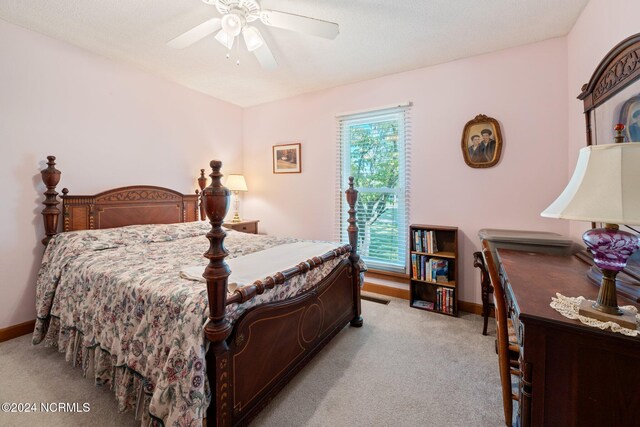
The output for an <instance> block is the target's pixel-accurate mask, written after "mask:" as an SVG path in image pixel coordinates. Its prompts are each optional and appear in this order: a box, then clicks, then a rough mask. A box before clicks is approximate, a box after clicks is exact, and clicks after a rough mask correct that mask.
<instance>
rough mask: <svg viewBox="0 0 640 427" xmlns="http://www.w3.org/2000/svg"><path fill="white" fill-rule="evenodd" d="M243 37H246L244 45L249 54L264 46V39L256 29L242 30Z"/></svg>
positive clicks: (249, 27)
mask: <svg viewBox="0 0 640 427" xmlns="http://www.w3.org/2000/svg"><path fill="white" fill-rule="evenodd" d="M242 37H244V43H245V44H246V45H247V50H248V51H249V52H253V51H254V50H256V49H258V48H259V47H260V46H262V45H263V44H264V39H263V38H262V35H261V34H260V31H258V29H257V28H256V27H251V26H249V25H247V26H245V27H244V28H243V29H242Z"/></svg>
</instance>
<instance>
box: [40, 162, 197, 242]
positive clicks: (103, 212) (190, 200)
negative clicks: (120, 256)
mask: <svg viewBox="0 0 640 427" xmlns="http://www.w3.org/2000/svg"><path fill="white" fill-rule="evenodd" d="M47 159H48V160H49V162H48V163H47V165H48V167H47V169H44V170H43V171H42V179H43V181H44V183H45V185H46V186H47V191H46V192H45V196H46V200H45V201H44V205H45V206H46V207H45V209H44V210H43V211H42V216H43V218H44V223H45V232H46V237H45V238H44V239H43V241H42V243H43V244H45V245H46V244H47V243H49V240H51V238H52V237H53V236H55V234H56V233H57V228H58V217H59V215H60V210H59V209H58V208H57V205H58V204H59V202H58V198H57V196H58V193H57V192H56V190H55V187H56V185H57V184H58V182H59V180H60V175H61V173H60V171H58V170H57V169H56V168H55V157H54V156H49V157H47ZM62 194H63V195H62V218H63V220H62V221H63V222H62V230H63V231H74V230H99V229H103V228H113V227H122V226H126V225H141V224H171V223H176V222H191V221H197V220H198V218H199V216H198V210H199V206H198V201H199V195H198V192H196V193H195V194H182V193H179V192H177V191H174V190H171V189H168V188H164V187H156V186H151V185H136V186H130V187H121V188H114V189H112V190H107V191H103V192H102V193H98V194H94V195H89V196H74V195H70V194H69V190H67V189H66V188H64V189H63V190H62Z"/></svg>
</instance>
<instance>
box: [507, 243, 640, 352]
mask: <svg viewBox="0 0 640 427" xmlns="http://www.w3.org/2000/svg"><path fill="white" fill-rule="evenodd" d="M497 254H498V258H499V262H500V263H501V264H502V266H503V268H504V270H505V271H506V273H507V276H508V280H509V283H510V285H511V288H512V289H513V292H514V294H515V297H516V300H517V304H518V308H519V311H520V318H521V319H523V320H525V319H532V320H536V319H537V320H545V321H552V322H554V323H561V324H564V325H566V326H569V327H577V328H585V329H588V330H591V331H592V332H598V333H604V334H606V335H609V334H612V335H615V336H617V337H625V336H624V335H622V334H614V333H613V332H611V331H601V330H599V329H597V328H591V327H588V326H585V325H583V324H582V323H580V322H579V321H578V320H572V319H567V318H566V317H564V316H562V315H561V314H560V313H558V312H557V311H556V310H554V309H553V308H551V307H550V306H549V303H550V302H551V297H554V296H555V295H556V293H560V294H562V295H564V296H567V297H577V296H583V297H585V298H587V299H591V300H595V299H596V298H597V296H598V290H599V288H598V287H597V286H595V285H594V284H593V283H591V282H590V280H589V279H588V278H587V271H588V270H589V265H588V264H587V263H585V262H583V261H581V260H580V259H578V258H577V257H575V256H573V255H570V256H555V255H548V254H542V253H536V252H523V251H517V250H512V249H498V250H497ZM618 305H634V306H636V307H638V308H640V305H638V304H634V303H633V302H632V301H631V300H628V299H626V298H622V297H620V296H618ZM630 339H632V340H638V338H632V337H631V338H630Z"/></svg>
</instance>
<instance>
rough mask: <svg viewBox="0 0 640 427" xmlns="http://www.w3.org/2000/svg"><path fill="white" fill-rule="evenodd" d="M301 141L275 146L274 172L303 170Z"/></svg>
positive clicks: (298, 171) (297, 171)
mask: <svg viewBox="0 0 640 427" xmlns="http://www.w3.org/2000/svg"><path fill="white" fill-rule="evenodd" d="M301 160H302V158H301V157H300V143H295V144H282V145H274V146H273V173H300V172H302V164H301Z"/></svg>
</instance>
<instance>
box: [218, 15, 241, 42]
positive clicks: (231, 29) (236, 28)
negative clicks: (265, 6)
mask: <svg viewBox="0 0 640 427" xmlns="http://www.w3.org/2000/svg"><path fill="white" fill-rule="evenodd" d="M221 24H222V29H223V30H224V31H225V32H226V33H227V34H229V35H230V36H232V37H235V36H237V35H238V34H240V31H242V27H243V26H244V22H243V20H242V17H241V16H240V15H237V14H235V13H229V14H227V15H224V16H223V17H222V23H221Z"/></svg>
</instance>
